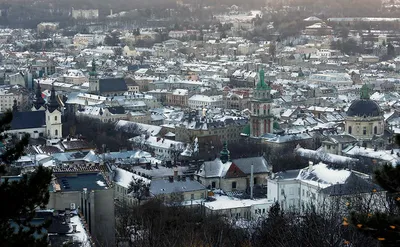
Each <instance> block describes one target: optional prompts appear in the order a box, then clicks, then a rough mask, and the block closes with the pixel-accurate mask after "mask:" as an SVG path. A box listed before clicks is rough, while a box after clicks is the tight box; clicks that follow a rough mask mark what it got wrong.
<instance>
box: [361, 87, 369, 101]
mask: <svg viewBox="0 0 400 247" xmlns="http://www.w3.org/2000/svg"><path fill="white" fill-rule="evenodd" d="M369 92H370V89H369V87H368V86H367V84H364V85H363V86H362V87H361V90H360V99H364V100H368V99H370V98H369V96H370V95H369Z"/></svg>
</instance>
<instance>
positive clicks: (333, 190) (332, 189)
mask: <svg viewBox="0 0 400 247" xmlns="http://www.w3.org/2000/svg"><path fill="white" fill-rule="evenodd" d="M373 190H376V191H383V189H382V188H381V187H380V186H379V185H377V184H374V183H373V182H372V181H371V180H369V179H366V178H362V177H360V176H358V175H357V174H355V173H354V172H352V173H351V174H350V176H349V177H348V178H347V179H346V181H345V182H344V183H343V184H334V185H332V186H329V187H327V188H325V189H323V190H322V192H323V193H324V194H327V195H330V196H341V195H351V194H358V193H370V192H372V191H373Z"/></svg>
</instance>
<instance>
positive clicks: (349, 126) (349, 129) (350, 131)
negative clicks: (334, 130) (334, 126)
mask: <svg viewBox="0 0 400 247" xmlns="http://www.w3.org/2000/svg"><path fill="white" fill-rule="evenodd" d="M351 131H352V129H351V126H349V134H351Z"/></svg>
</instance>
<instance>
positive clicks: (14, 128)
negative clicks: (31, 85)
mask: <svg viewBox="0 0 400 247" xmlns="http://www.w3.org/2000/svg"><path fill="white" fill-rule="evenodd" d="M7 132H8V133H10V134H17V135H22V134H29V135H30V136H31V138H34V139H37V138H40V137H43V138H46V139H48V140H54V139H56V140H58V139H61V138H62V136H63V133H62V113H61V109H60V104H59V103H58V100H57V96H56V92H55V89H54V86H53V87H52V88H51V93H50V97H49V99H48V100H47V103H46V102H45V100H44V99H43V97H42V91H41V87H40V84H37V87H36V90H35V95H34V98H33V102H32V108H31V111H19V110H18V107H17V105H16V102H14V107H13V120H12V121H11V124H10V129H9V130H8V131H7Z"/></svg>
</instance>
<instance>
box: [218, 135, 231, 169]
mask: <svg viewBox="0 0 400 247" xmlns="http://www.w3.org/2000/svg"><path fill="white" fill-rule="evenodd" d="M219 159H220V160H221V162H222V163H224V164H225V163H226V162H228V161H229V160H230V152H229V150H228V143H227V142H226V141H225V142H224V146H223V148H222V151H221V152H220V156H219Z"/></svg>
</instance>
